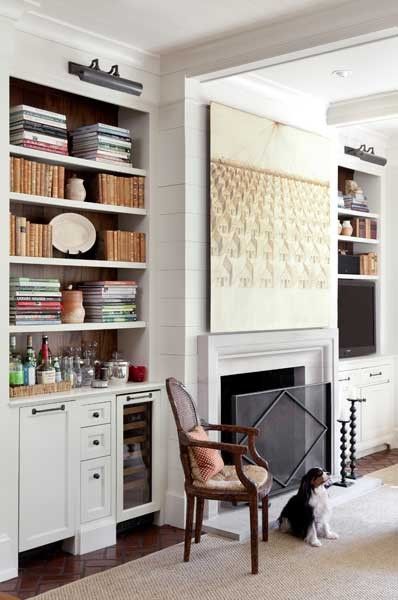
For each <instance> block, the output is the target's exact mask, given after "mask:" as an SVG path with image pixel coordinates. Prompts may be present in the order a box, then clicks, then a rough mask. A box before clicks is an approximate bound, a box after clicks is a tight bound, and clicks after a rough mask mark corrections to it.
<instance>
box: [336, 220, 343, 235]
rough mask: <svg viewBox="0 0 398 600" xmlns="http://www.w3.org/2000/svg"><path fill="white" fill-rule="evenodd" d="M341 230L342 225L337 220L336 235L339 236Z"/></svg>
mask: <svg viewBox="0 0 398 600" xmlns="http://www.w3.org/2000/svg"><path fill="white" fill-rule="evenodd" d="M342 229H343V226H342V224H341V223H340V221H339V219H337V235H340V234H341V230H342Z"/></svg>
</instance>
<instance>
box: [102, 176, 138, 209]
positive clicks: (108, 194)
mask: <svg viewBox="0 0 398 600" xmlns="http://www.w3.org/2000/svg"><path fill="white" fill-rule="evenodd" d="M144 188H145V177H137V176H133V177H120V176H117V175H107V174H105V173H99V174H98V175H97V176H96V178H95V190H94V195H95V197H96V198H97V201H98V202H100V203H101V204H112V205H116V206H130V207H131V208H144V205H145V200H144Z"/></svg>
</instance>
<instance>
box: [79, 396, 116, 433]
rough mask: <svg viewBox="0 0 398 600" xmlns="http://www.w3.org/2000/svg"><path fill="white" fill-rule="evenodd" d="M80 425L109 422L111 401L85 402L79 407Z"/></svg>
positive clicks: (86, 425)
mask: <svg viewBox="0 0 398 600" xmlns="http://www.w3.org/2000/svg"><path fill="white" fill-rule="evenodd" d="M80 411H81V414H80V425H81V427H88V426H90V425H103V424H104V423H110V422H111V403H110V402H101V403H98V404H86V405H83V406H81V407H80Z"/></svg>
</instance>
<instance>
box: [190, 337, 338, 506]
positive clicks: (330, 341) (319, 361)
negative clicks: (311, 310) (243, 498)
mask: <svg viewBox="0 0 398 600" xmlns="http://www.w3.org/2000/svg"><path fill="white" fill-rule="evenodd" d="M198 355H199V365H198V409H199V414H200V415H201V417H203V418H204V419H206V420H207V421H208V422H209V423H220V422H221V377H222V376H223V375H233V374H238V373H250V372H254V371H269V370H274V369H284V368H292V367H304V374H305V381H304V384H305V385H308V384H316V383H330V387H331V429H332V431H331V434H332V435H331V440H332V448H331V451H332V452H331V455H332V456H331V459H332V471H333V472H334V471H335V465H336V464H337V462H336V459H337V452H338V438H337V432H336V429H335V427H334V423H335V415H336V411H337V410H338V407H337V406H336V404H337V401H336V398H337V379H338V377H337V372H338V330H337V329H305V330H293V331H257V332H250V333H225V334H206V335H201V336H199V337H198ZM215 510H216V511H217V509H215ZM211 512H213V511H211Z"/></svg>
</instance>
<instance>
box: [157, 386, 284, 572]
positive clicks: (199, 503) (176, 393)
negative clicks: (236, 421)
mask: <svg viewBox="0 0 398 600" xmlns="http://www.w3.org/2000/svg"><path fill="white" fill-rule="evenodd" d="M166 388H167V393H168V397H169V401H170V404H171V408H172V411H173V414H174V418H175V422H176V426H177V432H178V439H179V445H180V457H181V462H182V466H183V469H184V475H185V493H186V496H187V512H186V526H185V545H184V561H186V562H187V561H189V556H190V550H191V539H192V534H193V518H194V509H195V499H196V519H195V543H199V542H200V536H201V529H202V522H203V508H204V501H205V500H219V501H223V502H224V501H230V502H233V503H234V504H235V503H236V502H247V503H248V504H249V509H250V540H251V563H252V565H251V566H252V573H253V574H256V573H258V503H259V500H261V506H262V538H263V541H265V542H266V541H268V494H269V491H270V489H271V486H272V475H271V473H270V471H269V467H268V463H267V461H265V460H264V459H263V458H261V456H260V455H259V454H258V452H257V450H256V446H255V438H256V436H257V435H258V429H255V428H254V427H239V426H235V425H210V424H206V423H203V422H202V423H201V421H200V419H199V416H198V413H197V410H196V406H195V403H194V402H193V400H192V398H191V396H190V395H189V394H188V392H187V390H186V389H185V387H184V386H183V384H182V383H180V382H179V381H177V380H176V379H174V378H169V379H167V380H166ZM198 425H202V427H203V428H204V429H205V430H211V431H220V432H222V431H227V432H238V433H244V434H245V435H247V438H248V445H247V446H243V445H240V444H224V443H219V442H212V441H201V440H200V441H199V440H193V439H192V438H190V436H189V432H190V431H191V430H192V429H193V428H194V427H196V426H198ZM192 448H213V449H216V450H221V451H223V452H227V453H229V454H230V455H231V456H232V459H233V465H226V466H225V467H224V469H223V471H221V473H219V474H218V475H216V476H215V477H213V478H211V479H209V480H208V481H206V482H205V483H204V482H203V481H198V480H195V479H194V474H193V471H192V467H191V457H190V450H191V449H192ZM244 454H248V455H250V457H251V459H252V461H253V462H254V465H251V464H250V465H243V464H242V456H243V455H244Z"/></svg>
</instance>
